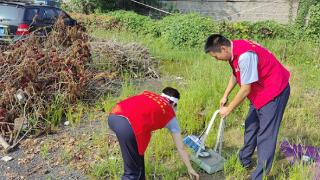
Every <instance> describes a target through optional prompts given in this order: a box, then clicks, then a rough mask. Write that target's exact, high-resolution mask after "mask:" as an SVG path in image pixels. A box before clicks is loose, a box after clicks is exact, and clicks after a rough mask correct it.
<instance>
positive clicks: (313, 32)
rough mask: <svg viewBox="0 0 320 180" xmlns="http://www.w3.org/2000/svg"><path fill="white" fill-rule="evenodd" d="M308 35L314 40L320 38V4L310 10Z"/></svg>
mask: <svg viewBox="0 0 320 180" xmlns="http://www.w3.org/2000/svg"><path fill="white" fill-rule="evenodd" d="M306 34H307V35H308V36H309V37H311V38H313V39H318V38H319V37H320V3H319V4H317V5H314V6H312V7H311V8H310V19H309V23H308V25H307V27H306Z"/></svg>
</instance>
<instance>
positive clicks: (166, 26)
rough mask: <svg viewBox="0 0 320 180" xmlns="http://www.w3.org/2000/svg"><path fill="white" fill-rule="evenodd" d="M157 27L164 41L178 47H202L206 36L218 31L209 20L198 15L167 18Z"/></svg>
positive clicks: (178, 15) (179, 15)
mask: <svg viewBox="0 0 320 180" xmlns="http://www.w3.org/2000/svg"><path fill="white" fill-rule="evenodd" d="M159 27H160V33H161V36H162V37H163V38H164V39H165V40H167V41H168V42H169V43H170V44H172V45H175V46H180V47H181V46H182V47H199V46H202V45H203V43H204V41H205V39H206V38H207V36H208V35H210V34H212V33H215V32H217V30H218V29H217V26H216V24H215V23H214V22H213V21H212V20H211V19H210V18H206V17H201V16H200V15H198V14H176V15H173V16H167V17H165V18H164V19H163V20H161V22H160V23H159Z"/></svg>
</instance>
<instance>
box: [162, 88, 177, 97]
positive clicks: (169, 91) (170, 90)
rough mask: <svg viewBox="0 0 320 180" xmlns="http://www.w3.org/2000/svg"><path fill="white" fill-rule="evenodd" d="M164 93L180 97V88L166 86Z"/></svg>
mask: <svg viewBox="0 0 320 180" xmlns="http://www.w3.org/2000/svg"><path fill="white" fill-rule="evenodd" d="M162 93H164V94H166V95H168V96H171V97H175V98H178V99H180V93H179V91H178V90H176V89H174V88H172V87H166V88H164V89H163V90H162Z"/></svg>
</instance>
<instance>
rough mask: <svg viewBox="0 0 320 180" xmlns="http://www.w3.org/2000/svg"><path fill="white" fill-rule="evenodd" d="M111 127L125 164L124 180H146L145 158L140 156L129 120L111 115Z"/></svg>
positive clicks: (109, 118) (109, 122) (109, 121)
mask: <svg viewBox="0 0 320 180" xmlns="http://www.w3.org/2000/svg"><path fill="white" fill-rule="evenodd" d="M108 124H109V127H110V128H111V130H112V131H113V132H115V133H116V135H117V138H118V141H119V144H120V149H121V154H122V158H123V162H124V174H123V176H122V178H121V179H122V180H129V179H130V180H131V179H132V180H144V179H145V170H144V156H141V155H139V153H138V145H137V141H136V137H135V135H134V132H133V130H132V128H131V125H130V123H129V122H128V120H127V119H126V118H124V117H122V116H116V115H110V116H109V117H108Z"/></svg>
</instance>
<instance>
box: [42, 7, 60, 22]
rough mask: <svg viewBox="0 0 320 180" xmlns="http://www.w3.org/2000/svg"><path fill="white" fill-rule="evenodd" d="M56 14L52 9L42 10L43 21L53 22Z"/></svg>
mask: <svg viewBox="0 0 320 180" xmlns="http://www.w3.org/2000/svg"><path fill="white" fill-rule="evenodd" d="M57 17H58V14H57V13H56V12H55V11H54V10H53V9H44V19H45V20H55V19H57Z"/></svg>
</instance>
